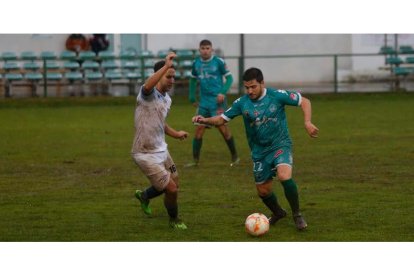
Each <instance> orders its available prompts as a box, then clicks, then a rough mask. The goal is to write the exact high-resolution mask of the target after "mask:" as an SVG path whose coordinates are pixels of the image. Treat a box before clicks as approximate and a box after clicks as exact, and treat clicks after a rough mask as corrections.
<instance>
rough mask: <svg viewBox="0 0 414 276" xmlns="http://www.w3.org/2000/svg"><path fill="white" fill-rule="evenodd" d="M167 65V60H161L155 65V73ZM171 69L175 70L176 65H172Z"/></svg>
mask: <svg viewBox="0 0 414 276" xmlns="http://www.w3.org/2000/svg"><path fill="white" fill-rule="evenodd" d="M164 65H165V60H160V61H158V62H157V63H155V64H154V73H155V72H157V71H158V70H160V69H161V68H162V67H164ZM170 68H173V69H175V68H174V65H172V66H171V67H170Z"/></svg>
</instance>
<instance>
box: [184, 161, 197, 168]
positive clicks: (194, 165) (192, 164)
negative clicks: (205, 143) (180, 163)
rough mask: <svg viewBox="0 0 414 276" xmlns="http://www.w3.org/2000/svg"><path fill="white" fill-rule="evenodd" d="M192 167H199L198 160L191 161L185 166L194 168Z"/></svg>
mask: <svg viewBox="0 0 414 276" xmlns="http://www.w3.org/2000/svg"><path fill="white" fill-rule="evenodd" d="M192 167H198V161H197V162H191V163H188V164H185V165H184V168H192Z"/></svg>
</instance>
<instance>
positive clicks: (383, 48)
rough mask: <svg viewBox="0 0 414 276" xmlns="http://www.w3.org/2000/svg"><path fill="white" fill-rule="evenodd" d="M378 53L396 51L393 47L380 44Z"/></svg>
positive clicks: (385, 53) (394, 52) (393, 53)
mask: <svg viewBox="0 0 414 276" xmlns="http://www.w3.org/2000/svg"><path fill="white" fill-rule="evenodd" d="M379 53H380V54H384V55H395V54H396V53H397V51H395V50H394V48H393V47H390V46H382V47H381V49H380V52H379Z"/></svg>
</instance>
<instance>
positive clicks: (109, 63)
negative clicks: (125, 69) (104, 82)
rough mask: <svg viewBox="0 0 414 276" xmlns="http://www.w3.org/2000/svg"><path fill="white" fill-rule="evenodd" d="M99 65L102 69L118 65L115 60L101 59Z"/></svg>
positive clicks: (113, 67) (114, 67)
mask: <svg viewBox="0 0 414 276" xmlns="http://www.w3.org/2000/svg"><path fill="white" fill-rule="evenodd" d="M101 66H102V68H103V69H104V70H110V69H116V68H118V67H119V66H118V63H117V62H116V61H115V60H105V61H102V64H101Z"/></svg>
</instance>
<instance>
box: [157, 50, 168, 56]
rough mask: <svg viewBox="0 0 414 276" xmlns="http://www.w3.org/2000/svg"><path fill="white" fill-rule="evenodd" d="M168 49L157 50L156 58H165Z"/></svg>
mask: <svg viewBox="0 0 414 276" xmlns="http://www.w3.org/2000/svg"><path fill="white" fill-rule="evenodd" d="M169 52H170V50H159V51H158V53H157V57H158V58H165V57H166V56H167V54H168V53H169Z"/></svg>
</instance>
